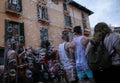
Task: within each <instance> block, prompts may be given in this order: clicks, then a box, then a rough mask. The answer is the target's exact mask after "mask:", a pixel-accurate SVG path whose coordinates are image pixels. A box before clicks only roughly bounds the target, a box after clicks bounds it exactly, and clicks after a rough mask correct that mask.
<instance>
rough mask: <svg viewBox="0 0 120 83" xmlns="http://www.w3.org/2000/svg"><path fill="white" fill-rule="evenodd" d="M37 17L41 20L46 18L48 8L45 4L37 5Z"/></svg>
mask: <svg viewBox="0 0 120 83" xmlns="http://www.w3.org/2000/svg"><path fill="white" fill-rule="evenodd" d="M37 9H38V18H39V19H43V20H48V10H47V8H46V7H45V6H41V5H37Z"/></svg>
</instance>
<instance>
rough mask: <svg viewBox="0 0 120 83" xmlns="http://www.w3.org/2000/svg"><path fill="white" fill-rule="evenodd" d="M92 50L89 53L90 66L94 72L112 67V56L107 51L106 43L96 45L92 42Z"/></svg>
mask: <svg viewBox="0 0 120 83" xmlns="http://www.w3.org/2000/svg"><path fill="white" fill-rule="evenodd" d="M91 44H92V46H91V48H90V49H89V51H88V53H87V60H88V65H89V67H90V69H91V70H93V71H97V70H98V71H101V70H104V69H107V68H109V67H110V66H111V65H112V56H111V55H110V53H109V52H108V50H107V49H106V47H105V45H104V42H103V41H100V42H99V43H97V44H95V43H93V42H92V41H91Z"/></svg>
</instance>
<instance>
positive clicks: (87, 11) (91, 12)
mask: <svg viewBox="0 0 120 83" xmlns="http://www.w3.org/2000/svg"><path fill="white" fill-rule="evenodd" d="M69 4H71V5H73V6H74V7H76V8H79V9H81V10H83V11H84V12H86V13H88V14H89V15H91V14H93V13H94V12H93V11H91V10H89V9H88V8H86V7H84V6H82V5H80V4H79V3H77V2H75V1H73V0H70V1H69Z"/></svg>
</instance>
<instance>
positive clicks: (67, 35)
mask: <svg viewBox="0 0 120 83" xmlns="http://www.w3.org/2000/svg"><path fill="white" fill-rule="evenodd" d="M62 39H63V40H65V41H69V34H68V32H67V31H62Z"/></svg>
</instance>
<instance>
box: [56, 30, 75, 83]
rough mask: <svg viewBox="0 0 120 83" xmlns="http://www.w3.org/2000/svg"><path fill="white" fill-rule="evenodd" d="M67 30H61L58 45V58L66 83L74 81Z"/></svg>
mask: <svg viewBox="0 0 120 83" xmlns="http://www.w3.org/2000/svg"><path fill="white" fill-rule="evenodd" d="M68 35H69V34H68V32H67V31H63V32H62V39H63V42H62V43H61V44H59V46H58V60H59V61H60V63H61V64H62V66H63V68H64V70H65V72H66V79H67V83H74V81H75V74H74V65H73V62H72V58H71V56H72V55H71V53H70V52H71V51H70V42H69V36H68Z"/></svg>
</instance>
